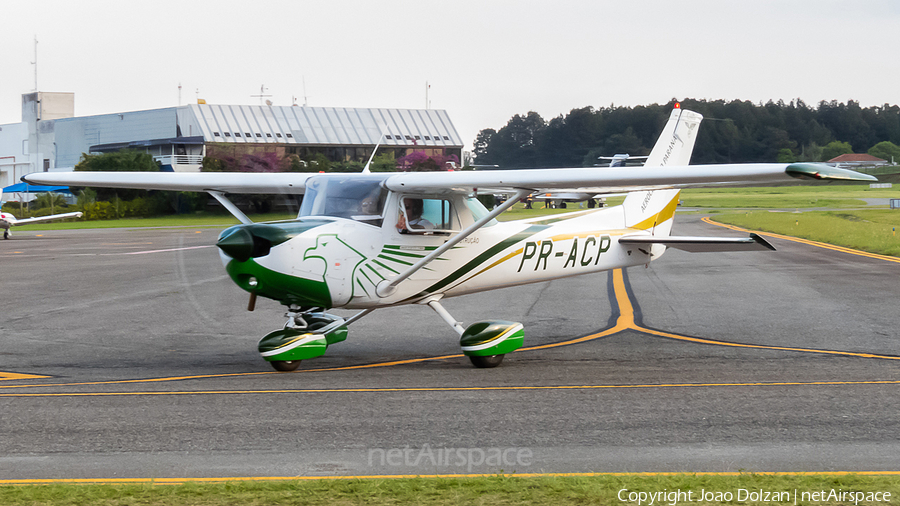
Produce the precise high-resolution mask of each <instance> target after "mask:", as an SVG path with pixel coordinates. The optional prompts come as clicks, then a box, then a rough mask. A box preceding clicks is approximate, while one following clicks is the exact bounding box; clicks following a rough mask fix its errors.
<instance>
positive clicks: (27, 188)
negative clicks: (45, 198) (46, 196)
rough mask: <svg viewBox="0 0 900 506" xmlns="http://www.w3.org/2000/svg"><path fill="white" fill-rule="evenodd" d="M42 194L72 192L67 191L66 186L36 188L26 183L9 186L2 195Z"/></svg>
mask: <svg viewBox="0 0 900 506" xmlns="http://www.w3.org/2000/svg"><path fill="white" fill-rule="evenodd" d="M43 192H54V193H68V194H71V193H72V192H71V191H70V190H69V187H68V186H37V185H33V184H28V183H18V184H14V185H9V186H7V187H6V188H4V189H3V193H43Z"/></svg>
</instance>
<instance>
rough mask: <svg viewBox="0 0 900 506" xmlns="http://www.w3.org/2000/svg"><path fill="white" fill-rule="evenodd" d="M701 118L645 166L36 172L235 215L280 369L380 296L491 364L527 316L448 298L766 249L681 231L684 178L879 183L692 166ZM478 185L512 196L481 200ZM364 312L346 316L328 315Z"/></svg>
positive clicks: (37, 177)
mask: <svg viewBox="0 0 900 506" xmlns="http://www.w3.org/2000/svg"><path fill="white" fill-rule="evenodd" d="M701 119H702V116H701V115H699V114H697V113H694V112H691V111H686V110H682V109H680V108H676V109H675V110H673V111H672V114H671V116H670V118H669V120H668V123H667V124H666V126H665V128H664V129H663V132H662V134H661V136H660V139H659V141H658V142H657V144H656V146H655V147H654V148H653V150H652V151H651V153H650V155H649V158H648V160H647V162H646V163H645V165H644V166H643V167H637V168H625V167H612V168H602V169H598V168H596V167H589V168H572V169H531V170H487V171H455V172H418V173H364V174H346V173H343V174H341V173H330V174H298V173H268V174H246V173H215V172H208V173H203V172H201V173H151V172H132V173H128V172H71V173H59V172H54V173H35V174H29V175H27V176H25V177H24V178H23V179H24V180H25V181H28V182H29V183H31V184H62V185H73V186H95V187H96V186H100V187H111V188H143V189H149V190H176V191H206V192H209V193H210V194H211V195H212V196H213V197H215V198H216V199H217V200H218V201H219V202H220V203H222V205H223V206H225V207H226V208H227V209H228V210H229V211H230V212H231V213H232V214H234V215H235V217H237V218H238V220H240V222H241V224H240V225H235V226H233V227H230V228H228V229H226V230H224V231H223V232H222V233H221V234H220V235H219V239H218V242H217V243H216V245H217V246H218V248H219V250H220V251H219V252H220V257H221V260H222V263H223V264H224V266H225V270H226V272H227V273H228V275H229V276H230V277H231V279H232V280H233V281H234V283H235V284H237V285H238V286H239V287H240V288H241V289H243V290H245V291H247V292H249V294H250V305H249V307H248V309H250V310H252V309H253V307H254V305H255V301H256V298H257V297H267V298H270V299H273V300H276V301H279V302H281V303H282V304H284V305H285V306H286V307H287V314H286V315H285V316H287V317H288V321H287V323H286V324H285V325H284V328H282V329H279V330H276V331H274V332H271V333H269V334H268V335H266V336H265V337H263V338H262V340H261V341H260V342H259V351H260V354H261V355H262V356H263V358H264V359H265V360H267V361H269V362H270V363H271V365H272V366H273V367H274V368H275V369H277V370H280V371H287V370H294V369H296V368H297V366H298V365H299V363H300V361H301V360H304V359H309V358H313V357H316V356H319V355H322V354H323V353H325V350H326V349H327V347H328V346H331V345H333V344H334V343H337V342H339V341H343V340H344V339H346V337H347V328H348V326H349V325H350V324H352V323H354V322H356V321H358V320H359V319H360V318H362V317H363V316H365V315H367V314H369V313H371V312H372V311H374V310H376V309H380V308H386V307H390V306H398V305H402V304H421V305H427V306H429V307H431V308H432V309H433V310H434V311H435V312H436V313H437V314H438V315H439V316H440V317H441V318H442V319H443V320H444V321H445V322H446V323H447V324H448V325H450V326H451V327H452V328H453V329H454V330H455V331H456V332H457V333H458V334H459V336H460V341H459V343H460V346H461V347H462V350H463V353H464V354H465V355H467V356H468V357H469V358H470V360H471V362H472V363H473V364H474V365H475V366H476V367H495V366H497V365H499V364H500V362H501V361H502V360H503V356H504V355H505V354H506V353H509V352H511V351H514V350H516V349H518V348H519V347H521V346H522V344H523V339H524V330H523V326H522V324H520V323H516V322H509V321H504V320H485V321H480V322H476V323H472V324H470V325H468V326H463V325H462V323H461V322H459V321H457V320H456V319H455V318H453V316H451V315H450V314H449V313H448V312H447V311H446V310H445V309H444V307H443V306H442V305H441V300H442V299H443V298H444V297H453V296H458V295H464V294H468V293H475V292H481V291H485V290H493V289H496V288H504V287H509V286H516V285H522V284H526V283H535V282H540V281H546V280H551V279H557V278H563V277H567V276H575V275H579V274H587V273H594V272H600V271H605V270H609V269H618V268H623V267H629V266H635V265H644V264H648V263H649V262H650V261H652V260H655V259H657V258H659V257H660V256H661V255H662V254H663V252H665V250H666V248H667V247H673V248H679V249H682V250H687V251H735V250H752V249H756V250H771V249H774V248H772V247H771V246H770V245H769V244H768V243H766V242H765V241H764V240H763V239H762V238H761V237H759V236H756V235H753V234H751V235H750V237H746V238H743V237H741V238H733V237H728V238H717V237H680V236H672V235H670V232H671V230H672V222H673V219H674V215H675V208H676V206H677V203H678V194H679V189H678V188H680V187H685V186H697V185H704V184H711V183H722V182H732V183H735V182H755V183H764V182H778V181H791V180H794V178H811V179H820V180H851V181H870V180H873V179H874V178H872V177H871V176H867V175H863V174H860V173H857V172H853V171H849V170H842V169H835V168H833V167H829V166H827V165H819V164H810V163H794V164H729V165H697V166H692V165H688V162H689V161H690V155H691V151H692V150H693V146H694V142H695V139H696V135H697V130H698V126H699V124H700V120H701ZM568 188H579V189H581V190H582V191H589V192H595V193H613V192H615V193H621V192H623V191H630V192H631V193H629V194H628V195H627V197H626V198H625V201H624V203H623V204H622V205H620V206H615V207H608V208H605V209H591V210H584V211H578V212H573V213H567V214H564V215H557V216H553V217H542V218H533V219H526V220H518V221H507V222H502V223H501V222H498V221H497V220H495V218H496V217H497V216H498V215H499V214H500V213H502V212H503V211H505V210H506V209H508V208H509V207H510V206H512V205H513V204H514V203H515V202H517V201H519V200H520V199H521V198H523V197H525V196H527V195H529V194H531V193H532V192H534V191H536V190H537V189H548V190H550V191H556V190H562V189H568ZM476 192H485V193H501V192H507V193H514V197H512V198H510V199H508V200H507V201H506V202H504V203H503V204H501V205H500V206H498V207H496V208H495V209H494V210H493V211H488V210H487V209H485V208H484V206H482V205H481V203H480V202H479V201H478V200H477V199H476V198H475V193H476ZM226 193H271V194H304V197H303V203H302V205H301V208H300V212H299V215H298V216H297V218H296V219H294V220H287V221H276V222H267V223H253V222H252V221H251V220H250V219H249V218H247V216H246V215H244V214H243V213H242V212H241V211H240V210H239V209H238V208H237V207H236V206H234V204H232V202H231V201H230V200H228V198H227V197H226V196H225V194H226ZM329 308H346V309H358V310H360V311H359V312H358V313H356V314H355V315H353V316H352V317H350V318H347V319H345V318H341V317H338V316H335V315H331V314H328V313H326V312H325V310H326V309H329Z"/></svg>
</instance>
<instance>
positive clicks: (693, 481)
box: [0, 473, 900, 506]
mask: <svg viewBox="0 0 900 506" xmlns="http://www.w3.org/2000/svg"><path fill="white" fill-rule="evenodd" d="M651 494H652V497H653V498H654V500H653V502H652V504H653V505H657V504H659V505H671V506H675V505H677V504H692V505H708V504H746V505H757V504H767V505H773V504H825V505H831V504H869V505H872V504H889V503H891V502H896V501H897V500H898V499H900V476H897V475H886V474H872V475H866V474H804V473H797V474H778V475H776V474H752V473H735V474H731V475H722V474H659V475H653V474H640V475H628V474H599V475H588V476H585V475H580V476H538V477H517V476H510V475H495V476H482V477H462V478H455V477H422V478H347V479H342V478H338V479H334V478H332V479H302V480H301V479H289V480H269V481H237V480H235V481H226V482H223V483H197V482H189V483H184V484H179V485H171V486H161V485H156V484H154V483H141V484H127V485H76V484H52V485H44V486H2V487H0V504H3V505H5V506H19V505H23V506H24V505H28V506H43V505H53V506H68V505H73V506H74V505H87V504H90V505H93V506H125V505H147V506H153V505H166V506H205V505H242V506H254V505H274V504H278V505H315V504H329V505H357V504H365V505H394V504H425V505H457V504H466V505H488V504H490V505H513V504H517V505H518V504H525V505H528V504H540V505H545V504H603V505H608V504H629V505H631V504H643V505H650V504H651ZM859 494H862V495H859ZM876 494H878V495H877V496H876ZM888 494H889V495H888ZM623 499H624V500H623ZM878 499H886V500H878ZM795 500H796V502H795Z"/></svg>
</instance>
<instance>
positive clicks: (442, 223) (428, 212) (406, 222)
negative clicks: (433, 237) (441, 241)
mask: <svg viewBox="0 0 900 506" xmlns="http://www.w3.org/2000/svg"><path fill="white" fill-rule="evenodd" d="M459 228H460V227H459V218H458V217H457V216H456V213H455V212H454V209H453V205H452V204H451V202H450V200H448V199H443V198H421V197H414V196H405V197H403V198H402V199H401V200H400V217H399V219H398V221H397V230H399V231H400V232H401V233H412V234H417V233H418V234H432V233H447V232H454V231H457V230H459Z"/></svg>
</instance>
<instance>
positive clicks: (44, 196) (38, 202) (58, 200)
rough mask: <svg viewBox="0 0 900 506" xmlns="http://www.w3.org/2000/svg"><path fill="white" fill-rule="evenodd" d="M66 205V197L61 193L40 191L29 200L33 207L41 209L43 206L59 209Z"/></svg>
mask: <svg viewBox="0 0 900 506" xmlns="http://www.w3.org/2000/svg"><path fill="white" fill-rule="evenodd" d="M66 206H67V204H66V199H65V198H64V197H63V196H62V195H60V194H58V193H51V192H43V193H40V194H39V195H38V196H37V197H35V199H34V200H33V201H32V202H31V207H32V208H34V209H43V208H45V207H50V208H54V209H60V208H63V207H66Z"/></svg>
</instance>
